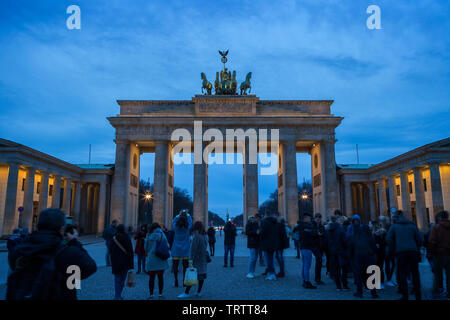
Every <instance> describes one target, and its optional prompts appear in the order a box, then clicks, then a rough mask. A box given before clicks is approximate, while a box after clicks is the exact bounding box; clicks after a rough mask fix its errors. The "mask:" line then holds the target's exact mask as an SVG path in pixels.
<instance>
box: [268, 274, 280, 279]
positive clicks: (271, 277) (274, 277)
mask: <svg viewBox="0 0 450 320" xmlns="http://www.w3.org/2000/svg"><path fill="white" fill-rule="evenodd" d="M266 280H277V276H276V275H274V274H269V275H267V277H266Z"/></svg>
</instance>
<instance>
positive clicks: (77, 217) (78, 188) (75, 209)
mask: <svg viewBox="0 0 450 320" xmlns="http://www.w3.org/2000/svg"><path fill="white" fill-rule="evenodd" d="M74 192H75V197H74V204H73V221H74V224H77V225H79V223H80V207H81V182H80V181H77V182H75V188H74Z"/></svg>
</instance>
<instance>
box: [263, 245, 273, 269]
mask: <svg viewBox="0 0 450 320" xmlns="http://www.w3.org/2000/svg"><path fill="white" fill-rule="evenodd" d="M273 253H274V252H273V251H267V250H264V255H265V257H266V266H267V274H275V267H274V265H273Z"/></svg>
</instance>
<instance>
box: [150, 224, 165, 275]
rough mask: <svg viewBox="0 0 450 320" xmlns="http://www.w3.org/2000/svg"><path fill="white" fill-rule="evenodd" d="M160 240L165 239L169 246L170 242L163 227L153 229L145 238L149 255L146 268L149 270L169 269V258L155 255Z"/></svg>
mask: <svg viewBox="0 0 450 320" xmlns="http://www.w3.org/2000/svg"><path fill="white" fill-rule="evenodd" d="M158 241H165V242H166V243H167V246H169V242H168V241H167V238H166V236H165V234H164V232H163V231H162V230H161V228H157V229H155V230H153V232H152V233H149V234H147V237H146V238H145V244H144V250H145V253H146V255H147V257H146V258H145V270H146V271H147V272H148V271H158V270H166V269H169V263H168V262H167V260H162V259H160V258H158V257H157V256H156V255H155V251H156V246H157V243H158Z"/></svg>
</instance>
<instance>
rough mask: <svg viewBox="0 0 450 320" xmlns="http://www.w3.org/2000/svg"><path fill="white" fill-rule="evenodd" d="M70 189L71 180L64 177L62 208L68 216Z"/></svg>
mask: <svg viewBox="0 0 450 320" xmlns="http://www.w3.org/2000/svg"><path fill="white" fill-rule="evenodd" d="M71 191H72V181H71V180H70V179H69V178H66V179H64V194H63V205H62V210H63V211H64V213H65V214H66V215H68V216H70V195H71V193H70V192H71Z"/></svg>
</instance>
